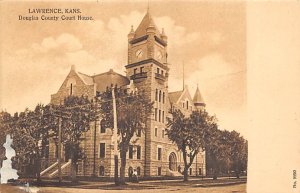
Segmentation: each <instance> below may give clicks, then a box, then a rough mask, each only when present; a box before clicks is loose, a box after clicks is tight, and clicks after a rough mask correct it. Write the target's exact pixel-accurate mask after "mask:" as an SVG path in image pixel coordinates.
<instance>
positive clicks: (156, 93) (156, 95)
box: [155, 89, 158, 101]
mask: <svg viewBox="0 0 300 193" xmlns="http://www.w3.org/2000/svg"><path fill="white" fill-rule="evenodd" d="M157 98H158V90H157V89H156V91H155V101H157Z"/></svg>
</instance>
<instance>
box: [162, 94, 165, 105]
mask: <svg viewBox="0 0 300 193" xmlns="http://www.w3.org/2000/svg"><path fill="white" fill-rule="evenodd" d="M162 101H163V104H164V103H165V92H163V99H162Z"/></svg>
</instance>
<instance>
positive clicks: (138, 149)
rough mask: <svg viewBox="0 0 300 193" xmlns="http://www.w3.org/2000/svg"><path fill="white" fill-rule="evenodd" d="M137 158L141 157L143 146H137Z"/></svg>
mask: <svg viewBox="0 0 300 193" xmlns="http://www.w3.org/2000/svg"><path fill="white" fill-rule="evenodd" d="M136 159H141V146H139V145H138V146H136Z"/></svg>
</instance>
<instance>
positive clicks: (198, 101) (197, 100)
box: [193, 85, 205, 105]
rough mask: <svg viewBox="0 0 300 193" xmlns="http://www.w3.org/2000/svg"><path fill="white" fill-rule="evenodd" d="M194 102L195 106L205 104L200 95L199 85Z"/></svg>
mask: <svg viewBox="0 0 300 193" xmlns="http://www.w3.org/2000/svg"><path fill="white" fill-rule="evenodd" d="M193 102H194V104H195V105H197V104H198V105H201V104H205V102H204V99H203V97H202V95H201V93H200V90H199V87H198V85H197V90H196V92H195V95H194V98H193Z"/></svg>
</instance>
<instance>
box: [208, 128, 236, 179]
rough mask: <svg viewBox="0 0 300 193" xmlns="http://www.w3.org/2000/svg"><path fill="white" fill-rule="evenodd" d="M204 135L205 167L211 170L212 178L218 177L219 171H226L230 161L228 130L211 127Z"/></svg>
mask: <svg viewBox="0 0 300 193" xmlns="http://www.w3.org/2000/svg"><path fill="white" fill-rule="evenodd" d="M207 134H208V135H207V136H206V138H205V140H206V142H205V144H206V145H205V149H206V158H207V160H206V163H207V168H211V169H212V170H213V179H214V180H216V179H217V178H218V175H219V172H220V171H224V170H226V171H228V168H229V163H230V151H231V147H230V145H229V143H228V142H229V141H230V138H229V132H228V131H226V130H224V131H221V130H219V129H217V128H214V129H211V130H210V131H209V132H208V133H207Z"/></svg>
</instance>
